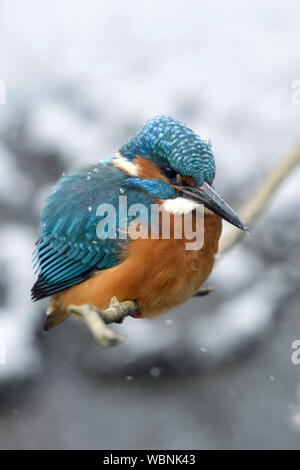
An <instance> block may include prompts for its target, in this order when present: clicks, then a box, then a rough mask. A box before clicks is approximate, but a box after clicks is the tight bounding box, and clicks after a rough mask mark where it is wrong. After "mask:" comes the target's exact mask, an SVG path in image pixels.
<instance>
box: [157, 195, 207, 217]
mask: <svg viewBox="0 0 300 470" xmlns="http://www.w3.org/2000/svg"><path fill="white" fill-rule="evenodd" d="M199 206H200V204H198V203H197V202H194V201H192V200H191V199H186V198H185V197H176V198H175V199H166V200H165V201H164V202H163V208H164V210H165V211H167V212H169V213H170V214H173V215H180V214H188V213H189V212H192V210H194V209H196V208H197V207H199Z"/></svg>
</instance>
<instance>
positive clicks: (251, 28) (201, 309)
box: [0, 0, 300, 449]
mask: <svg viewBox="0 0 300 470" xmlns="http://www.w3.org/2000/svg"><path fill="white" fill-rule="evenodd" d="M299 15H300V4H299V1H298V0H289V2H284V1H282V0H276V1H274V0H272V1H270V0H267V1H264V2H260V1H258V0H251V1H250V0H247V1H244V2H240V1H238V0H227V1H226V2H219V1H218V0H210V1H204V0H188V1H179V0H176V1H175V0H151V1H146V0H145V1H138V0H128V1H126V2H125V1H124V0H110V1H109V0H98V1H92V0H85V1H82V0H81V1H80V0H72V1H71V0H69V1H67V0H63V1H58V0H52V1H50V0H48V1H46V0H27V1H26V2H21V1H20V0H19V1H18V0H6V1H5V0H2V1H1V0H0V80H2V81H3V82H5V85H6V104H1V105H0V268H1V274H2V275H1V278H0V359H1V361H0V362H5V364H0V448H5V449H14V448H25V449H28V448H35V449H37V448H59V449H61V448H68V449H76V448H109V449H113V448H123V449H134V448H141V449H145V448H158V449H161V448H169V449H173V448H184V449H192V448H201V449H214V448H224V449H228V448H230V449H231V448H235V449H238V448H293V449H295V448H298V447H299V444H300V366H296V365H293V364H292V363H291V354H292V349H291V344H292V342H293V341H294V340H296V339H300V312H299V310H300V308H299V301H300V294H299V288H300V238H299V233H300V230H299V229H300V220H299V210H300V193H299V183H300V180H299V178H300V168H299V169H298V170H297V171H296V170H295V171H294V173H293V175H292V176H291V177H290V178H289V179H288V180H287V181H286V182H285V183H284V184H283V185H282V187H281V188H280V189H279V191H278V193H277V194H276V196H275V197H274V199H273V201H272V203H271V205H270V206H269V208H268V210H267V211H266V213H265V214H264V216H263V217H262V218H261V219H260V221H259V222H258V224H257V225H256V226H255V228H254V229H253V233H252V235H251V236H249V237H247V239H246V240H245V241H244V242H243V243H242V244H241V245H240V246H238V247H237V248H236V249H234V250H233V251H232V252H230V253H229V254H228V255H226V256H224V258H223V259H222V260H221V261H220V262H219V263H218V264H217V266H216V268H215V270H214V273H213V275H212V276H211V279H210V283H211V284H213V285H215V287H216V290H215V292H214V293H213V294H211V295H210V296H208V297H207V298H198V299H193V300H190V301H189V302H188V303H187V304H185V305H184V306H182V307H181V308H179V309H177V310H176V311H173V312H168V313H167V314H165V315H163V316H162V317H160V318H158V319H155V320H152V321H138V320H134V319H127V320H126V322H125V323H124V324H123V325H121V326H114V328H115V329H117V330H120V331H122V332H124V333H126V335H127V336H128V340H127V342H126V343H124V344H123V345H121V346H119V347H117V348H114V349H109V350H103V349H101V348H99V347H98V346H97V345H96V344H95V342H94V341H93V340H92V338H91V336H90V334H89V332H88V331H87V330H86V329H85V327H84V325H81V324H80V323H79V322H71V321H69V322H67V323H66V324H64V325H62V326H61V327H60V328H58V329H56V330H54V331H53V332H51V333H49V334H48V335H43V334H42V333H41V325H42V323H43V314H44V311H45V308H46V305H47V302H41V303H38V304H31V302H30V295H29V291H30V287H31V285H32V283H33V281H34V276H33V273H32V269H31V253H32V249H33V245H34V242H35V239H36V237H37V233H38V232H37V228H38V221H39V214H40V210H41V207H42V204H43V201H44V199H45V196H46V195H47V193H48V191H49V189H50V187H51V185H52V184H53V183H54V181H55V180H56V179H57V178H58V177H59V176H60V175H61V173H62V172H64V171H66V170H68V169H70V168H74V167H75V166H78V165H80V164H83V163H86V162H90V161H97V160H99V159H100V160H101V159H104V158H107V157H109V156H111V155H112V154H113V153H114V152H115V151H117V150H118V149H119V147H120V146H121V144H122V143H123V142H124V141H125V140H126V139H127V138H128V137H130V136H131V135H132V134H133V132H135V131H136V130H137V129H138V128H139V126H140V125H141V124H142V123H143V121H145V120H147V119H149V118H151V117H153V116H155V115H158V114H170V115H172V116H174V117H175V118H177V119H179V120H182V121H185V122H187V123H188V124H189V126H190V127H192V128H193V129H194V130H195V131H197V132H198V133H199V134H200V135H201V136H202V137H205V138H207V137H210V138H211V140H212V144H213V149H214V153H215V156H216V163H217V178H216V182H215V185H216V187H217V189H218V190H219V192H220V193H222V194H223V195H224V196H225V197H226V198H227V199H228V201H229V202H230V203H231V204H232V205H233V206H234V207H236V208H238V207H239V206H240V205H242V203H243V202H244V201H246V200H247V198H248V197H249V195H250V194H251V192H252V191H253V190H254V188H255V187H256V185H257V184H258V182H259V181H260V180H261V178H262V177H263V175H264V173H265V171H266V169H267V168H269V167H270V166H271V165H272V164H273V163H274V162H276V161H277V160H278V158H280V156H281V155H282V154H283V153H284V152H286V151H287V150H288V149H289V148H290V147H292V146H293V145H294V144H295V142H297V139H299V138H300V128H299V127H300V126H299V124H300V105H296V104H293V101H292V93H293V90H292V83H293V82H294V81H295V80H299V79H300V68H299V50H300V29H299Z"/></svg>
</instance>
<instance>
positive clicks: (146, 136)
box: [32, 116, 248, 331]
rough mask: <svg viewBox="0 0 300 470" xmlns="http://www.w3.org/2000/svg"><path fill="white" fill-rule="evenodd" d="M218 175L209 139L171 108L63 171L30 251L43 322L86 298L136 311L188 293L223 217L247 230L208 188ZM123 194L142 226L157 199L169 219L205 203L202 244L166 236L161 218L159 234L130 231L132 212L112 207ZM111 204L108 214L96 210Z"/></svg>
mask: <svg viewBox="0 0 300 470" xmlns="http://www.w3.org/2000/svg"><path fill="white" fill-rule="evenodd" d="M214 178H215V159H214V155H213V152H212V147H211V144H210V142H207V141H205V140H203V139H201V138H200V137H199V136H198V135H197V134H195V133H194V132H193V131H192V130H191V129H190V128H189V127H187V126H186V125H185V124H183V123H181V122H179V121H177V120H176V119H173V118H171V117H169V116H159V117H156V118H154V119H151V120H149V121H147V122H146V123H145V124H144V125H143V126H142V128H141V129H140V130H139V131H138V132H137V133H136V135H135V136H134V137H133V138H131V139H130V140H128V141H127V142H126V143H125V144H124V145H123V146H122V147H121V148H120V150H119V152H118V153H116V154H115V155H114V156H112V157H111V158H109V159H107V160H103V161H100V162H97V163H96V164H92V165H88V166H86V167H84V168H82V169H79V170H77V171H74V172H71V173H68V174H64V175H63V176H62V177H61V178H60V179H59V181H58V182H57V183H56V185H55V186H54V188H53V189H52V191H51V193H50V195H49V196H48V198H47V200H46V203H45V207H44V210H43V213H42V216H41V222H40V236H39V238H38V241H37V243H36V248H35V252H34V262H35V266H36V274H37V275H38V278H37V280H36V282H35V284H34V286H33V288H32V299H33V300H34V301H37V300H40V299H43V298H46V297H51V301H50V305H49V308H48V310H47V319H46V322H45V325H44V330H46V331H47V330H49V329H51V328H53V327H54V326H56V325H59V324H60V323H62V322H63V321H64V320H66V319H67V318H68V317H69V316H70V312H69V310H68V307H69V306H70V305H75V306H80V305H84V304H87V303H89V302H92V303H93V304H94V305H95V307H96V308H98V309H99V310H105V309H107V308H108V307H109V305H110V301H111V299H112V298H115V297H116V298H117V299H118V301H119V302H121V303H122V302H126V301H134V302H135V303H136V305H137V306H138V313H137V314H136V315H135V316H136V317H140V318H146V317H152V316H156V315H159V314H161V313H163V312H166V311H168V310H169V309H171V308H174V307H177V306H178V305H180V304H182V303H184V302H185V301H187V300H188V299H189V298H190V297H191V296H193V295H194V294H195V293H196V292H197V291H198V290H199V288H200V286H201V285H202V284H203V283H204V282H205V280H206V279H207V277H208V276H209V274H210V273H211V271H212V268H213V264H214V260H215V255H216V254H217V252H218V243H219V239H220V236H221V231H222V219H225V220H227V221H228V222H229V223H231V224H233V225H235V226H236V227H238V228H239V229H241V230H244V231H247V230H248V228H247V226H246V225H245V224H244V223H243V222H242V220H241V219H240V218H239V216H238V215H237V214H236V213H235V212H234V210H233V209H232V208H231V207H230V206H229V205H228V204H227V203H226V202H225V201H224V200H223V199H222V198H221V197H220V196H219V195H218V193H217V192H216V190H215V189H214V187H213V181H214ZM122 197H123V198H124V197H126V198H127V199H126V201H127V205H128V207H130V206H132V205H134V204H138V205H139V207H140V206H141V205H142V207H145V208H146V209H149V214H150V215H149V216H147V217H146V218H144V219H139V226H140V229H141V232H143V231H144V232H145V230H147V229H148V226H149V225H150V224H151V220H152V219H151V217H152V216H151V211H150V209H151V206H152V205H153V204H155V205H156V206H158V207H159V210H160V211H161V213H162V214H167V215H168V217H169V220H171V226H172V227H174V226H175V224H176V221H177V219H178V218H179V217H181V219H180V220H181V221H182V215H183V214H184V215H186V214H189V216H190V217H191V219H192V223H193V221H194V220H195V217H196V213H197V210H198V208H200V207H201V208H202V209H203V211H202V214H203V218H202V229H203V233H204V240H203V243H202V244H201V246H199V248H198V249H193V250H187V249H186V242H187V240H186V237H185V236H184V235H183V236H181V237H178V236H176V233H175V230H174V229H171V230H170V236H168V237H164V236H163V235H162V230H161V229H162V224H163V222H161V219H159V230H158V234H156V236H155V237H151V236H148V237H145V236H143V237H142V236H141V237H131V236H130V233H129V232H130V230H129V229H128V227H129V223H130V222H133V221H134V220H135V218H134V216H133V215H132V214H129V211H128V210H127V211H123V213H121V211H119V210H118V209H119V208H120V207H119V206H120V199H122ZM103 205H104V206H103ZM111 206H112V207H113V208H115V209H116V210H115V211H113V216H114V217H113V216H112V214H110V215H109V217H108V212H107V211H106V212H105V211H104V212H103V213H102V212H101V211H100V212H101V213H100V212H99V207H111ZM105 217H106V218H108V222H107V223H106V224H102V225H101V222H103V221H104V219H105ZM141 220H142V221H141ZM166 220H167V219H166ZM181 221H180V224H181V223H182V222H181ZM172 224H173V225H172ZM141 226H143V227H141ZM124 227H125V229H124ZM126 227H127V228H126Z"/></svg>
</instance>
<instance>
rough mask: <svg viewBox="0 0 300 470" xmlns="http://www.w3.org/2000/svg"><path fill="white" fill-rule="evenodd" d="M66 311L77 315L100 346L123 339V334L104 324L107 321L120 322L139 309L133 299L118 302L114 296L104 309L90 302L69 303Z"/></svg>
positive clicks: (119, 341) (112, 344)
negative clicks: (82, 303)
mask: <svg viewBox="0 0 300 470" xmlns="http://www.w3.org/2000/svg"><path fill="white" fill-rule="evenodd" d="M68 311H69V312H70V313H72V314H75V315H79V316H80V317H81V318H82V319H83V320H84V321H85V323H86V324H87V326H88V328H89V329H90V331H91V332H92V334H93V335H94V337H95V338H96V340H97V341H98V342H99V343H100V344H101V345H102V346H115V345H117V344H119V343H121V342H122V341H124V339H125V336H123V335H120V334H119V333H115V332H114V331H112V330H110V329H109V328H108V327H107V326H106V325H108V324H109V323H122V321H123V320H124V318H125V317H127V316H129V315H134V314H135V313H137V312H138V311H139V308H138V306H137V305H136V303H135V302H133V301H130V300H129V301H125V302H119V301H118V300H117V298H116V297H113V298H112V299H111V302H110V305H109V307H108V308H107V309H106V310H99V309H98V308H96V307H95V305H94V304H93V303H92V302H89V303H88V304H85V305H79V306H77V305H70V306H69V308H68Z"/></svg>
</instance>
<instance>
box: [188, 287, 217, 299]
mask: <svg viewBox="0 0 300 470" xmlns="http://www.w3.org/2000/svg"><path fill="white" fill-rule="evenodd" d="M213 290H215V288H214V287H213V286H203V287H200V289H199V290H198V291H197V292H196V294H194V295H193V297H203V296H204V295H208V294H210V293H211V292H212V291H213Z"/></svg>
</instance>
